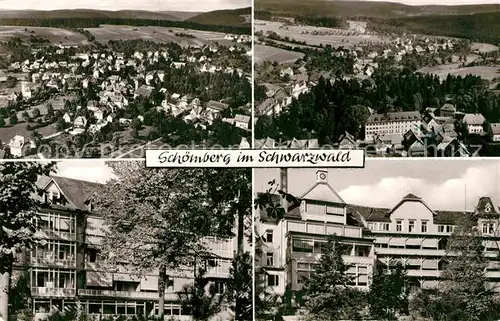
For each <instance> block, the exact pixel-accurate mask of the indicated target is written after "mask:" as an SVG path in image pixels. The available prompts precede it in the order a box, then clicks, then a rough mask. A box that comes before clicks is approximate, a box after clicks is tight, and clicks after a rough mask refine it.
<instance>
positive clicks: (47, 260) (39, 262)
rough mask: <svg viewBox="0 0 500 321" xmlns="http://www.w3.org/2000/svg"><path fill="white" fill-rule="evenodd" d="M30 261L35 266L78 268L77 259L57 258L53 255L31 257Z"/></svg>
mask: <svg viewBox="0 0 500 321" xmlns="http://www.w3.org/2000/svg"><path fill="white" fill-rule="evenodd" d="M30 262H31V264H32V265H34V266H50V267H60V268H73V269H75V268H76V260H75V259H74V258H72V259H66V260H61V259H56V258H55V257H53V256H46V257H31V258H30Z"/></svg>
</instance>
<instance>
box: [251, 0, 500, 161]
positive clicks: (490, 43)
mask: <svg viewBox="0 0 500 321" xmlns="http://www.w3.org/2000/svg"><path fill="white" fill-rule="evenodd" d="M254 10H255V20H254V32H255V42H254V44H255V48H254V50H255V75H254V76H255V96H254V100H255V101H254V106H255V107H254V108H255V117H254V121H255V143H254V148H257V149H261V148H280V149H314V148H318V147H321V148H330V149H336V148H340V149H353V148H357V149H364V150H365V151H366V153H367V155H368V156H375V157H392V156H403V157H404V156H408V157H425V156H439V157H469V156H500V149H499V146H500V144H499V143H498V142H499V141H500V123H499V122H500V98H499V95H498V93H499V90H500V75H499V73H498V71H499V69H500V60H499V59H500V55H499V47H498V45H499V43H500V34H499V32H498V30H499V28H500V26H499V23H500V22H499V21H500V7H499V3H498V1H497V0H470V1H466V0H443V1H439V2H435V1H431V0H393V1H390V2H389V1H387V2H386V1H376V0H371V1H370V0H366V1H335V0H309V1H300V2H298V1H292V0H255V3H254Z"/></svg>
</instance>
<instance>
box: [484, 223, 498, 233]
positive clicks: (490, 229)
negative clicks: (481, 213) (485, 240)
mask: <svg viewBox="0 0 500 321" xmlns="http://www.w3.org/2000/svg"><path fill="white" fill-rule="evenodd" d="M494 233H495V224H494V223H483V234H494Z"/></svg>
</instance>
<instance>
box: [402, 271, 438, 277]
mask: <svg viewBox="0 0 500 321" xmlns="http://www.w3.org/2000/svg"><path fill="white" fill-rule="evenodd" d="M407 272H408V274H407V275H408V276H413V277H420V278H425V277H428V278H438V277H441V273H442V272H443V271H440V270H408V271H407Z"/></svg>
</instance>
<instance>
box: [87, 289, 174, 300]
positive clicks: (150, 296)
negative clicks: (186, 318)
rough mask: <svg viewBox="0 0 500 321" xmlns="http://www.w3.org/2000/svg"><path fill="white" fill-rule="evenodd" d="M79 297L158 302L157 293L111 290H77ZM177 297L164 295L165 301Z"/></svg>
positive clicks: (170, 294) (172, 294)
mask: <svg viewBox="0 0 500 321" xmlns="http://www.w3.org/2000/svg"><path fill="white" fill-rule="evenodd" d="M78 295H80V296H90V297H107V298H127V299H138V300H158V293H157V292H139V291H113V290H89V289H80V290H78ZM178 299H179V297H178V295H177V293H165V300H166V301H176V300H178Z"/></svg>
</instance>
